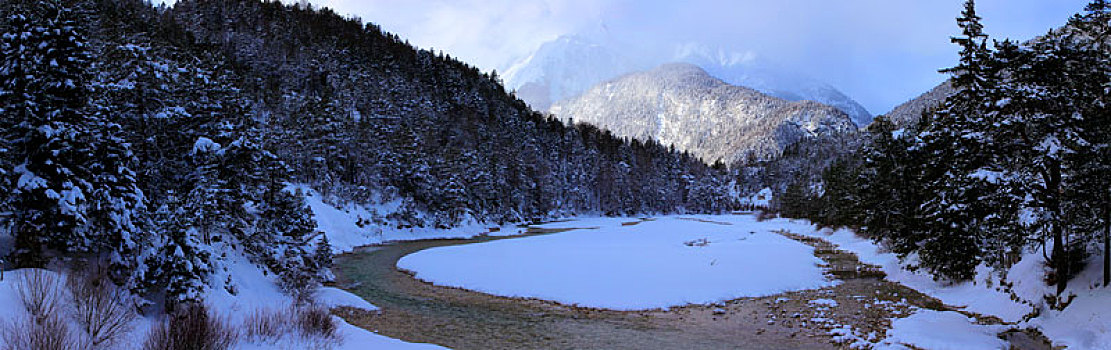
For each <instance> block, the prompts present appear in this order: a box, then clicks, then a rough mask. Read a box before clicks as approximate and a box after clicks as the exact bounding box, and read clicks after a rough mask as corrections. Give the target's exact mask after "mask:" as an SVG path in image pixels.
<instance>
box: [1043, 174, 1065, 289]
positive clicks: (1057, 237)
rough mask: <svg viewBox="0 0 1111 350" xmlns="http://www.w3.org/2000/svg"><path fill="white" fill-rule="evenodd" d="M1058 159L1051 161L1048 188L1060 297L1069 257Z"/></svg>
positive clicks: (1054, 267)
mask: <svg viewBox="0 0 1111 350" xmlns="http://www.w3.org/2000/svg"><path fill="white" fill-rule="evenodd" d="M1058 164H1059V163H1058V162H1056V161H1050V162H1049V179H1048V180H1049V181H1046V190H1047V192H1048V197H1049V203H1047V204H1049V210H1050V212H1051V213H1053V219H1052V220H1051V221H1050V223H1051V224H1052V225H1053V269H1054V270H1056V274H1057V296H1058V297H1060V296H1061V294H1062V293H1064V292H1065V288H1066V287H1068V283H1069V281H1068V275H1069V271H1068V269H1069V259H1068V258H1069V257H1068V256H1067V255H1066V253H1065V242H1064V236H1065V234H1064V231H1065V230H1064V224H1065V223H1064V220H1062V215H1061V197H1060V193H1061V192H1060V189H1061V167H1060V166H1059V165H1058Z"/></svg>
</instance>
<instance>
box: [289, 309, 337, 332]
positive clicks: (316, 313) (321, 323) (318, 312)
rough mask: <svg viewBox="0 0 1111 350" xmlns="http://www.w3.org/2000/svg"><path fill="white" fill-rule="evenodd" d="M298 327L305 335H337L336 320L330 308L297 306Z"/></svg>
mask: <svg viewBox="0 0 1111 350" xmlns="http://www.w3.org/2000/svg"><path fill="white" fill-rule="evenodd" d="M296 313H297V329H298V330H299V331H300V332H301V334H302V335H304V336H305V337H319V338H324V339H333V338H335V337H336V322H335V321H334V320H332V314H331V313H329V312H328V309H326V308H324V307H322V306H317V305H309V306H304V307H300V308H297V311H296Z"/></svg>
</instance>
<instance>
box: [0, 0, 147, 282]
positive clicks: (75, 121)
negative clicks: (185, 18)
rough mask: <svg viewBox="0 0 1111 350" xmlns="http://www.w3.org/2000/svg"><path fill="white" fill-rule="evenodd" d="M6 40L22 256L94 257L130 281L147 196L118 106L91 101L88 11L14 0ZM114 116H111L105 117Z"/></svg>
mask: <svg viewBox="0 0 1111 350" xmlns="http://www.w3.org/2000/svg"><path fill="white" fill-rule="evenodd" d="M11 6H14V8H15V10H14V11H15V14H13V15H12V16H11V17H10V18H9V22H8V26H7V28H8V32H6V33H4V34H3V37H2V38H0V52H2V58H0V59H2V60H3V62H2V64H0V106H3V107H2V108H3V113H4V115H3V118H0V119H2V121H0V126H2V129H3V130H4V135H3V138H4V140H5V142H4V143H5V144H6V146H7V148H8V150H9V152H8V153H9V154H8V155H7V157H6V159H8V160H9V163H8V164H7V165H8V166H10V168H9V169H6V170H7V171H5V173H6V175H7V177H8V179H7V180H8V182H9V183H11V184H13V185H14V186H13V188H12V191H11V192H10V195H11V197H10V203H11V206H12V212H13V218H12V219H13V220H12V221H13V223H14V227H13V233H14V235H15V237H16V249H15V252H14V255H15V259H14V260H16V262H17V263H18V264H20V265H23V266H40V265H42V264H43V263H45V262H46V261H47V260H49V259H50V258H51V257H54V256H69V257H73V256H77V255H85V256H87V255H88V254H92V255H93V256H94V257H97V258H105V259H108V260H109V261H110V263H111V264H113V266H114V268H113V270H114V273H113V278H115V279H116V282H119V283H122V282H125V281H124V280H125V279H126V278H127V276H125V275H126V271H127V270H129V269H130V267H132V265H133V264H134V259H133V257H134V252H133V250H134V248H135V246H136V244H137V241H139V240H140V239H141V234H140V230H138V228H137V226H136V223H137V221H139V219H138V216H140V215H141V211H142V208H143V200H144V199H143V195H142V192H141V191H140V190H139V188H138V186H137V184H136V180H135V176H134V172H133V171H131V170H130V169H131V168H132V167H133V166H134V158H133V156H132V155H131V153H130V151H129V150H128V146H127V145H126V144H125V143H124V142H123V141H122V140H121V139H119V138H118V137H117V136H116V134H117V133H118V132H119V128H118V125H116V124H114V123H111V122H109V121H108V120H109V119H110V113H111V111H110V110H107V109H100V110H98V109H96V108H94V107H93V106H90V105H89V103H90V91H89V71H90V69H91V68H92V64H91V57H90V51H89V48H88V45H87V44H86V42H85V37H84V36H83V35H82V33H81V32H80V29H79V22H80V21H82V19H83V18H82V16H81V15H80V14H78V13H77V12H76V11H74V10H73V9H71V8H68V7H66V6H64V5H63V4H62V2H60V1H56V0H48V1H39V2H28V3H19V4H11ZM106 114H109V115H106Z"/></svg>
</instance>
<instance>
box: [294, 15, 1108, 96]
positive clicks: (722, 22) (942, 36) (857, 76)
mask: <svg viewBox="0 0 1111 350" xmlns="http://www.w3.org/2000/svg"><path fill="white" fill-rule="evenodd" d="M312 2H313V3H315V4H318V5H323V6H327V7H331V8H333V9H335V10H336V11H337V12H340V13H347V14H353V15H357V16H359V17H361V18H362V19H363V20H364V21H370V22H375V23H378V24H379V25H381V26H382V27H383V29H385V30H387V31H390V32H394V33H397V34H399V35H401V36H402V37H404V38H406V39H408V40H409V41H410V42H411V43H413V44H414V45H417V46H419V47H422V48H435V49H436V50H443V51H444V52H446V53H449V54H451V55H452V56H453V57H457V58H459V59H462V60H464V61H467V62H470V63H472V64H475V65H477V66H478V67H480V68H482V69H484V70H490V69H499V70H504V69H505V68H507V67H508V66H509V64H511V63H512V62H514V61H515V60H518V59H520V58H521V57H523V56H525V55H527V54H528V53H529V52H531V51H532V50H534V49H536V48H537V47H539V46H540V44H542V43H544V42H546V41H549V40H552V39H554V38H556V37H558V36H559V35H563V34H575V33H589V34H592V35H597V34H598V33H602V32H604V33H605V34H606V36H608V37H611V38H615V39H617V40H620V41H624V42H627V43H632V44H635V45H639V46H643V47H653V48H662V47H674V46H675V45H678V44H688V43H700V44H702V45H707V46H712V47H720V48H723V49H725V50H728V51H736V52H746V53H753V54H755V55H756V56H757V57H759V58H760V60H761V61H764V62H775V63H776V64H778V65H779V66H780V67H781V68H787V69H791V70H795V71H798V72H800V73H802V74H805V75H809V76H812V77H815V78H818V79H819V80H823V81H825V82H827V83H830V84H832V85H834V86H836V87H837V88H838V89H840V90H842V91H843V92H845V93H846V94H848V95H849V96H851V97H853V98H854V99H856V100H857V101H859V102H860V103H861V104H863V105H864V106H865V107H867V108H868V110H869V111H871V112H872V113H873V114H881V113H885V112H887V111H889V110H890V109H891V108H892V107H894V106H895V105H897V104H899V103H902V102H904V101H906V100H908V99H910V98H913V97H915V96H917V95H918V94H921V93H923V92H925V91H926V90H928V89H930V88H932V87H933V86H934V85H936V84H937V83H939V82H941V81H942V80H943V79H944V76H942V75H940V74H938V73H937V70H938V69H939V68H943V67H948V66H950V65H952V64H953V63H954V62H955V60H956V51H957V48H956V47H954V46H953V45H952V44H950V43H949V37H950V36H951V35H954V34H956V33H957V32H958V29H957V28H956V22H955V20H954V18H955V17H956V16H958V15H959V13H960V10H961V7H962V4H963V1H962V0H761V1H753V0H690V1H674V0H312ZM1085 3H1087V0H980V1H978V2H977V7H978V10H979V13H980V15H981V16H982V17H984V24H985V31H986V32H987V33H988V34H989V35H991V36H992V37H993V38H1013V39H1020V40H1025V39H1029V38H1032V37H1034V36H1037V35H1040V34H1044V33H1045V32H1046V31H1047V30H1049V29H1050V28H1054V27H1058V26H1061V25H1063V24H1064V23H1065V22H1066V21H1067V19H1068V17H1069V16H1070V15H1072V14H1074V13H1076V12H1079V11H1081V10H1082V9H1083V7H1084V4H1085Z"/></svg>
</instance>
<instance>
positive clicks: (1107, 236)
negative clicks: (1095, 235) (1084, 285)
mask: <svg viewBox="0 0 1111 350" xmlns="http://www.w3.org/2000/svg"><path fill="white" fill-rule="evenodd" d="M1104 216H1106V217H1105V218H1104V221H1103V224H1104V225H1105V226H1106V227H1104V228H1103V286H1104V287H1107V285H1108V284H1111V208H1105V209H1104Z"/></svg>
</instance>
